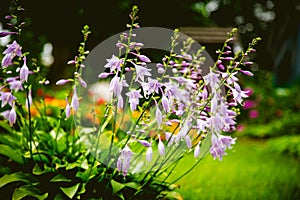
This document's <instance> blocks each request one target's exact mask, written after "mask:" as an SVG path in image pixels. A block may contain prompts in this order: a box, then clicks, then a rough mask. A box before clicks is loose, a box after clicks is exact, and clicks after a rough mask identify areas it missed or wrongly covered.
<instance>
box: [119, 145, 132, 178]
mask: <svg viewBox="0 0 300 200" xmlns="http://www.w3.org/2000/svg"><path fill="white" fill-rule="evenodd" d="M120 152H121V154H120V156H119V158H118V161H117V168H118V171H119V172H122V173H123V176H126V175H127V173H128V169H129V167H130V159H131V157H132V151H131V150H130V148H129V147H128V145H126V146H125V147H124V149H122V150H121V151H120Z"/></svg>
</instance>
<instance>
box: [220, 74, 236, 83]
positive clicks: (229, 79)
mask: <svg viewBox="0 0 300 200" xmlns="http://www.w3.org/2000/svg"><path fill="white" fill-rule="evenodd" d="M237 73H238V72H233V73H232V74H228V73H221V76H222V78H223V79H226V82H227V83H228V84H229V85H232V84H233V83H235V82H237V81H238V80H239V79H238V78H237V77H236V76H235V75H236V74H237Z"/></svg>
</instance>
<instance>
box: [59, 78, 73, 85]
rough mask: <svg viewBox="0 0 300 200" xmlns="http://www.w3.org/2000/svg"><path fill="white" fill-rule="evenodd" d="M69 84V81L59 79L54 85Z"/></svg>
mask: <svg viewBox="0 0 300 200" xmlns="http://www.w3.org/2000/svg"><path fill="white" fill-rule="evenodd" d="M68 82H70V80H69V79H60V80H58V81H57V82H56V85H64V84H66V83H68Z"/></svg>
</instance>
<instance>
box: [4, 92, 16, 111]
mask: <svg viewBox="0 0 300 200" xmlns="http://www.w3.org/2000/svg"><path fill="white" fill-rule="evenodd" d="M16 99H17V98H16V97H15V96H14V95H12V93H11V92H0V100H1V107H2V108H3V107H4V106H5V105H6V104H9V105H10V106H13V102H14V101H15V100H16Z"/></svg>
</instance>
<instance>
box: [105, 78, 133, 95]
mask: <svg viewBox="0 0 300 200" xmlns="http://www.w3.org/2000/svg"><path fill="white" fill-rule="evenodd" d="M123 87H128V84H127V83H126V80H123V79H120V77H119V76H118V75H117V74H116V75H115V76H114V77H113V78H112V79H111V81H110V85H109V89H110V91H112V92H113V93H114V95H115V96H119V95H121V92H122V90H123Z"/></svg>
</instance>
